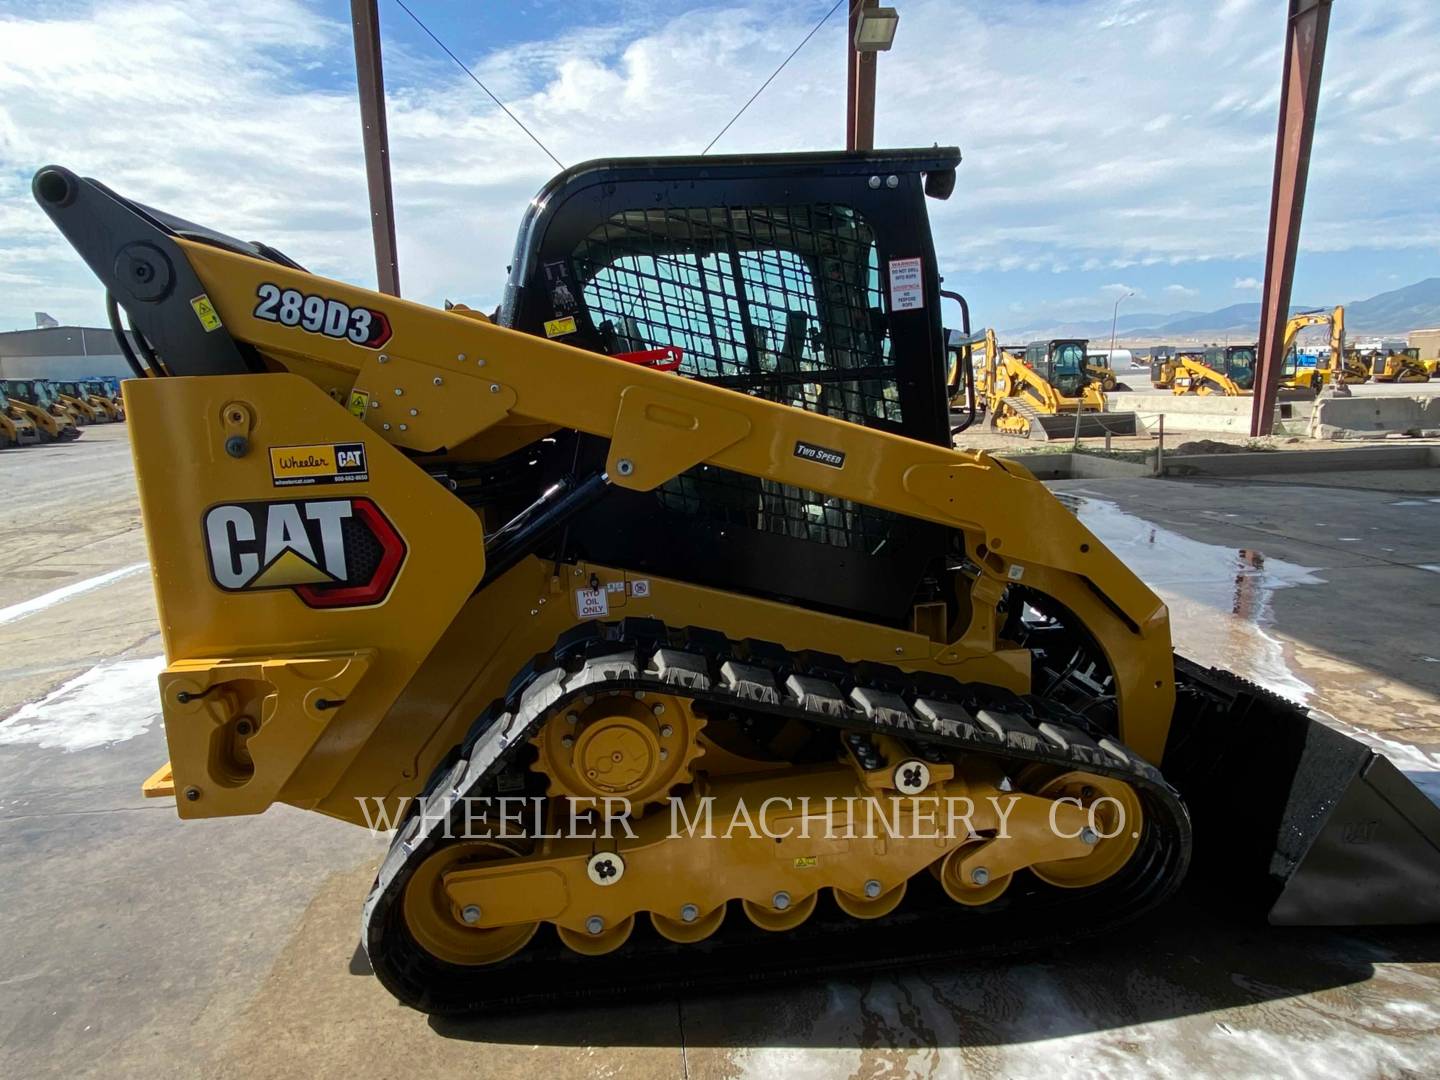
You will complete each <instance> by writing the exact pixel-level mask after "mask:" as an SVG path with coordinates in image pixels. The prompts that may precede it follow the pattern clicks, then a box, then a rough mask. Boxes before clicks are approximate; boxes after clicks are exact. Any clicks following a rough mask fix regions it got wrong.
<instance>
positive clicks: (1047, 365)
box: [983, 340, 1136, 439]
mask: <svg viewBox="0 0 1440 1080" xmlns="http://www.w3.org/2000/svg"><path fill="white" fill-rule="evenodd" d="M1085 345H1086V343H1085V342H1084V341H1080V340H1055V341H1038V342H1033V343H1031V344H1029V345H1026V346H1025V347H1024V349H1025V351H1024V355H1023V356H1022V355H1019V354H1017V353H1015V352H1012V351H1011V350H1009V349H1006V348H1004V347H996V348H994V349H991V348H988V347H987V349H986V358H985V366H986V371H985V377H984V379H983V385H984V387H985V412H986V419H987V421H988V423H989V425H990V427H991V428H993V429H994V430H996V431H999V432H1002V433H1004V434H1006V435H1018V436H1020V437H1021V438H1026V439H1069V438H1074V437H1075V436H1076V434H1077V433H1078V435H1079V437H1080V438H1082V439H1086V438H1089V439H1093V438H1103V437H1104V436H1105V435H1134V434H1135V432H1136V417H1135V414H1134V413H1133V412H1128V413H1112V412H1108V411H1106V402H1105V394H1104V393H1103V392H1102V391H1101V389H1100V384H1099V383H1097V382H1095V381H1094V380H1093V379H1091V377H1090V374H1089V372H1088V371H1087V370H1086V366H1085Z"/></svg>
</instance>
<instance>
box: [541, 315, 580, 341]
mask: <svg viewBox="0 0 1440 1080" xmlns="http://www.w3.org/2000/svg"><path fill="white" fill-rule="evenodd" d="M573 333H575V316H574V315H566V316H565V318H563V319H551V320H550V321H549V322H547V323H546V324H545V336H546V337H564V336H565V335H566V334H573Z"/></svg>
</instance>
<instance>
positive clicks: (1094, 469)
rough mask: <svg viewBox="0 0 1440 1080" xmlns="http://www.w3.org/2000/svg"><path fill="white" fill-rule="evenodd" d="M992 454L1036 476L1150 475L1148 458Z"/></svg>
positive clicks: (1100, 477)
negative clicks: (1134, 459) (1146, 459)
mask: <svg viewBox="0 0 1440 1080" xmlns="http://www.w3.org/2000/svg"><path fill="white" fill-rule="evenodd" d="M995 456H996V457H1001V458H1004V459H1005V460H1006V461H1013V462H1015V463H1016V464H1017V465H1023V466H1024V467H1025V468H1026V469H1028V470H1030V472H1031V473H1032V474H1033V475H1034V477H1035V479H1036V480H1112V479H1114V478H1116V477H1130V476H1151V475H1153V474H1154V472H1155V467H1154V465H1153V464H1152V463H1151V462H1149V461H1121V460H1118V459H1116V458H1106V457H1100V456H1099V455H1098V454H996V455H995Z"/></svg>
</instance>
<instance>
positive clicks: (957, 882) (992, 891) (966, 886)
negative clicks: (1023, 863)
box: [932, 840, 1015, 907]
mask: <svg viewBox="0 0 1440 1080" xmlns="http://www.w3.org/2000/svg"><path fill="white" fill-rule="evenodd" d="M985 842H986V841H984V840H972V841H971V842H970V843H967V844H961V845H960V846H959V847H957V848H955V849H954V850H953V851H951V852H950V854H948V855H946V856H945V858H943V859H941V860H940V861H939V862H937V863H935V864H934V867H932V869H933V870H934V873H935V876H936V877H937V878H939V879H940V887H941V888H943V889H944V890H945V895H947V896H948V897H950V899H951V900H954V901H955V902H956V903H957V904H964V905H965V906H966V907H979V906H980V905H982V904H988V903H990V901H992V900H994V899H996V898H998V897H999V896H1000V894H1001V893H1003V892H1004V891H1005V890H1006V889H1007V888H1009V886H1010V879H1011V878H1012V877H1014V876H1015V875H1013V874H1002V875H1000V876H999V877H989V876H984V875H982V876H983V880H975V876H974V874H973V873H972V876H971V877H969V878H963V879H962V877H961V874H960V863H961V860H963V859H964V858H965V854H966V852H967V851H968V850H969V849H970V848H973V847H974V846H975V845H976V844H983V843H985Z"/></svg>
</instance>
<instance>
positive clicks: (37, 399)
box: [0, 379, 80, 442]
mask: <svg viewBox="0 0 1440 1080" xmlns="http://www.w3.org/2000/svg"><path fill="white" fill-rule="evenodd" d="M0 400H4V401H8V402H9V404H10V409H11V410H12V415H13V413H17V412H18V413H20V414H21V415H24V416H26V417H28V418H29V419H30V422H31V423H33V424H34V425H35V431H36V433H37V434H38V435H39V441H40V442H68V441H70V440H71V439H78V438H79V437H80V426H79V425H78V424H76V422H75V418H74V417H73V416H72V415H71V414H70V411H69V410H68V409H66V408H65V406H64V405H61V404H60V402H59V401H58V400H57V399H56V397H55V395H54V393H53V392H52V391H51V389H50V384H49V383H48V382H46V381H45V380H44V379H0Z"/></svg>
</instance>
